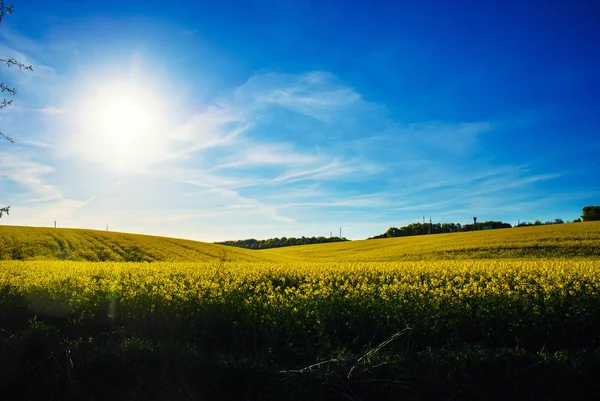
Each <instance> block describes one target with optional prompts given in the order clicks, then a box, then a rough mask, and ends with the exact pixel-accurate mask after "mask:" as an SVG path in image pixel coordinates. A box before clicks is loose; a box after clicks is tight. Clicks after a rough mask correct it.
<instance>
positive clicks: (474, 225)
mask: <svg viewBox="0 0 600 401" xmlns="http://www.w3.org/2000/svg"><path fill="white" fill-rule="evenodd" d="M473 230H477V217H473Z"/></svg>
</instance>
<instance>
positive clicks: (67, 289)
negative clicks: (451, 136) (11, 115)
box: [0, 223, 600, 400]
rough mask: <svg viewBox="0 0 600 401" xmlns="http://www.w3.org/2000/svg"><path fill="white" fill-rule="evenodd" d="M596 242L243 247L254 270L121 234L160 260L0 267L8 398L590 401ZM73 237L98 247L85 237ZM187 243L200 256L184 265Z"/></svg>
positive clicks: (598, 275) (470, 239)
mask: <svg viewBox="0 0 600 401" xmlns="http://www.w3.org/2000/svg"><path fill="white" fill-rule="evenodd" d="M599 229H600V225H598V224H596V223H579V224H568V225H564V226H561V227H555V226H552V227H541V229H540V228H538V227H531V228H529V227H528V228H525V229H505V230H496V231H486V232H477V233H461V234H448V235H442V234H440V235H435V236H426V237H425V236H424V237H418V238H412V237H411V238H396V239H389V240H370V241H353V242H351V243H331V244H320V245H309V246H300V247H294V248H287V249H271V250H267V251H247V250H239V251H240V253H239V255H242V256H240V257H239V259H235V255H238V253H235V251H238V250H237V249H232V250H231V251H230V248H226V249H225V250H224V251H221V248H222V247H218V246H216V245H209V244H200V243H193V242H191V241H190V242H178V241H180V240H165V241H167V242H166V243H161V241H163V240H162V239H159V238H158V237H149V238H142V237H143V236H139V237H135V236H128V235H125V234H116V233H109V234H103V236H100V235H99V234H98V235H99V237H98V238H102V240H103V241H106V242H108V241H109V240H108V237H109V236H111V235H112V237H111V239H110V241H113V242H112V243H117V244H120V245H119V246H120V248H121V249H123V248H124V246H123V245H122V244H124V243H127V241H130V242H129V244H130V245H131V244H133V245H139V244H144V243H145V244H152V245H147V246H148V248H147V249H148V253H145V252H146V251H144V252H142V253H141V254H144V255H145V254H150V251H152V246H154V247H156V249H157V250H156V251H154V252H155V253H153V254H152V255H155V256H156V257H155V259H152V261H151V262H150V261H146V262H118V261H110V262H109V261H105V262H94V261H89V260H88V261H81V260H79V261H77V260H68V258H67V259H66V260H56V259H57V258H56V257H55V254H51V256H49V257H45V256H44V255H41V256H40V255H35V254H34V255H33V256H32V257H28V258H24V259H26V260H5V261H0V369H1V370H0V380H1V381H0V388H1V389H2V390H0V391H3V392H4V393H3V394H1V395H4V397H2V398H3V399H37V398H44V399H61V400H63V399H82V398H83V399H89V398H90V397H93V398H94V399H153V400H154V399H156V400H167V399H222V400H229V399H231V400H234V399H235V400H241V399H250V400H267V399H272V400H275V399H277V400H279V399H286V400H287V399H297V400H301V399H322V400H325V399H351V400H363V399H401V398H406V399H423V400H429V399H436V400H437V399H497V400H500V399H567V398H569V399H576V398H583V397H585V396H587V394H588V393H589V392H590V391H595V390H598V387H599V384H598V381H597V379H596V377H597V374H598V373H599V372H600V339H599V338H600V337H598V333H600V259H599V258H598V255H597V248H598V237H600V230H599ZM2 230H4V228H2ZM13 230H14V231H9V234H10V235H12V237H10V238H11V239H10V240H6V238H7V234H6V231H5V232H2V231H1V230H0V238H3V239H2V241H3V242H1V243H2V244H5V246H6V244H7V243H9V244H12V245H11V246H13V247H14V246H16V245H15V244H18V241H19V235H23V234H20V233H19V230H18V228H14V229H13ZM31 230H35V229H31ZM49 230H50V231H51V229H49ZM24 231H27V230H24ZM44 233H45V234H44V235H53V234H55V233H52V232H50V233H48V232H47V231H44ZM65 233H66V234H65V236H67V234H68V235H69V239H71V241H72V244H76V243H77V244H84V243H83V240H77V238H83V237H84V234H82V233H81V231H78V230H73V231H65ZM28 234H29V237H27V238H28V239H27V241H28V243H32V241H34V239H35V237H36V236H35V235H34V234H35V233H34V232H33V231H30V232H29V233H28ZM61 235H62V234H61ZM120 235H122V236H123V237H119V236H120ZM21 238H23V237H21ZM40 238H45V237H44V236H43V235H40ZM53 238H55V237H53ZM134 240H135V241H134ZM11 241H12V242H11ZM77 241H79V242H77ZM89 241H90V242H89V243H87V244H84V245H69V247H70V249H72V250H77V251H76V252H80V250H81V249H85V248H86V247H88V248H89V247H90V246H91V245H90V244H93V243H94V241H96V240H91V239H90V240H89ZM97 241H100V240H99V239H97ZM136 241H137V242H136ZM144 241H148V242H144ZM153 241H154V242H153ZM169 241H170V242H169ZM54 242H55V243H58V240H57V239H56V238H55V239H54ZM181 243H185V245H186V247H188V248H185V247H181V248H176V249H187V252H189V253H185V252H184V251H181V253H178V254H175V257H173V258H171V259H169V258H168V257H167V256H166V255H168V253H169V249H171V248H170V247H172V246H174V245H173V244H178V246H180V245H179V244H181ZM203 246H204V247H205V248H202V247H203ZM41 247H42V248H44V247H46V248H47V247H48V245H43V246H41ZM192 249H193V250H192ZM197 249H207V250H210V252H208V251H207V252H204V253H202V254H203V255H208V256H204V257H203V258H202V257H199V256H198V255H199V254H200V253H199V252H198V251H197ZM220 252H230V253H226V254H224V253H220ZM569 252H570V255H569V256H566V254H567V253H569ZM115 254H118V255H122V254H121V253H119V252H116V251H115ZM192 255H193V256H192ZM224 255H227V256H224ZM121 258H122V256H121ZM160 258H163V259H164V260H162V261H161V260H160ZM194 258H197V260H193V259H194ZM7 259H8V258H7ZM46 259H47V260H46Z"/></svg>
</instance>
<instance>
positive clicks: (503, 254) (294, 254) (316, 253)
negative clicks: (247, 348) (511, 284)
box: [257, 222, 600, 262]
mask: <svg viewBox="0 0 600 401" xmlns="http://www.w3.org/2000/svg"><path fill="white" fill-rule="evenodd" d="M257 252H260V253H261V254H265V255H270V256H276V257H279V258H285V259H288V260H297V261H311V262H316V261H321V262H343V261H346V262H348V261H355V262H359V261H363V262H386V261H390V262H391V261H402V260H436V259H489V258H556V257H591V258H598V257H600V222H588V223H572V224H555V225H548V226H534V227H517V228H507V229H499V230H488V231H472V232H460V233H450V234H436V235H420V236H412V237H400V238H385V239H374V240H362V241H351V242H338V243H331V244H316V245H304V246H294V247H287V248H275V249H267V250H261V251H257Z"/></svg>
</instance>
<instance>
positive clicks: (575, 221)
mask: <svg viewBox="0 0 600 401" xmlns="http://www.w3.org/2000/svg"><path fill="white" fill-rule="evenodd" d="M573 223H581V218H580V217H578V218H576V219H575V220H573Z"/></svg>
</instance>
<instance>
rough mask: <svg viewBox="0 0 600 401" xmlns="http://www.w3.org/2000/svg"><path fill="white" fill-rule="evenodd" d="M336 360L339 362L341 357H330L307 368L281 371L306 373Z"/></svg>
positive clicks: (283, 371) (282, 371)
mask: <svg viewBox="0 0 600 401" xmlns="http://www.w3.org/2000/svg"><path fill="white" fill-rule="evenodd" d="M334 362H339V359H337V358H333V359H329V360H327V361H322V362H319V363H315V364H314V365H310V366H307V367H305V368H302V369H297V370H281V371H279V373H305V372H310V371H311V370H312V369H314V368H318V367H321V366H322V365H325V364H328V363H334Z"/></svg>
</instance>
